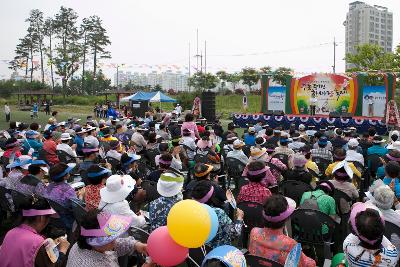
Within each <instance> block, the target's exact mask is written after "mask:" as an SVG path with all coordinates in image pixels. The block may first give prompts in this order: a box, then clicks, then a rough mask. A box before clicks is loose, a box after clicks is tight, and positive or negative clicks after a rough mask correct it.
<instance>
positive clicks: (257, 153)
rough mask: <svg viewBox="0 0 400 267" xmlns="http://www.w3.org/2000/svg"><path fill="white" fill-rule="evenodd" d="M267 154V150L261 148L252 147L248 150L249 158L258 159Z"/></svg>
mask: <svg viewBox="0 0 400 267" xmlns="http://www.w3.org/2000/svg"><path fill="white" fill-rule="evenodd" d="M265 153H267V149H266V148H265V147H263V148H258V147H252V148H251V150H250V156H251V157H253V158H260V157H262V156H264V155H265Z"/></svg>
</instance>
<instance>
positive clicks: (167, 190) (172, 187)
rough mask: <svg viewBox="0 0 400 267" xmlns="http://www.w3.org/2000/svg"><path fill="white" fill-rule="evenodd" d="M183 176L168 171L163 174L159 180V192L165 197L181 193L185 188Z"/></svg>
mask: <svg viewBox="0 0 400 267" xmlns="http://www.w3.org/2000/svg"><path fill="white" fill-rule="evenodd" d="M183 182H184V178H183V176H181V175H179V174H177V173H173V172H166V173H163V174H161V176H160V179H158V182H157V192H158V193H159V194H160V195H161V196H163V197H173V196H176V195H177V194H179V193H180V192H181V191H182V188H183Z"/></svg>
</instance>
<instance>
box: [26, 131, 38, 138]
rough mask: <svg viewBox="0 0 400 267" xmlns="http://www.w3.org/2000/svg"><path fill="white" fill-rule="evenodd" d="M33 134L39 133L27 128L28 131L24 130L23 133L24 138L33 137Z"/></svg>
mask: <svg viewBox="0 0 400 267" xmlns="http://www.w3.org/2000/svg"><path fill="white" fill-rule="evenodd" d="M35 135H39V132H37V131H34V130H29V131H26V133H25V136H26V138H29V137H34V136H35Z"/></svg>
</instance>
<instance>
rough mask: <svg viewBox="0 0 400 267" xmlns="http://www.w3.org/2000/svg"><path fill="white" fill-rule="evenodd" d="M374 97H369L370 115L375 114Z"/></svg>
mask: <svg viewBox="0 0 400 267" xmlns="http://www.w3.org/2000/svg"><path fill="white" fill-rule="evenodd" d="M374 103H375V102H374V97H373V96H370V97H369V99H368V117H373V116H374Z"/></svg>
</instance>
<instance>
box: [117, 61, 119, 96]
mask: <svg viewBox="0 0 400 267" xmlns="http://www.w3.org/2000/svg"><path fill="white" fill-rule="evenodd" d="M118 68H119V65H118V64H117V90H118V79H119V74H118Z"/></svg>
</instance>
